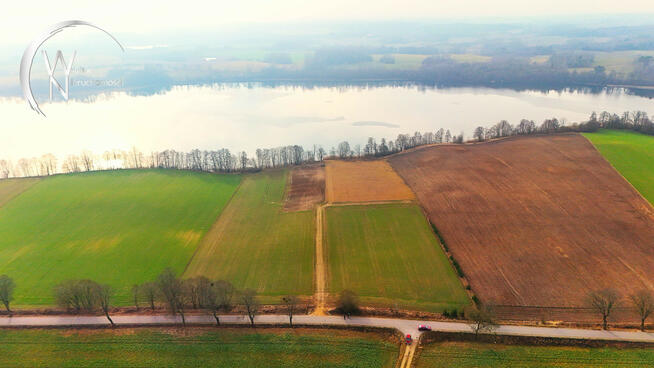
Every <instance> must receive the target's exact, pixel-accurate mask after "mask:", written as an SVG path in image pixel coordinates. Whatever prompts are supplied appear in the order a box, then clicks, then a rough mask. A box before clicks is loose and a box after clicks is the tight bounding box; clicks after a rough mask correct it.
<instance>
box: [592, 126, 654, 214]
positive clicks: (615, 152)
mask: <svg viewBox="0 0 654 368" xmlns="http://www.w3.org/2000/svg"><path fill="white" fill-rule="evenodd" d="M584 136H586V138H588V139H589V140H590V141H591V142H592V143H593V144H594V145H595V147H597V149H598V150H599V151H600V153H601V154H602V155H603V156H604V157H605V158H606V159H607V160H608V161H609V162H610V163H611V165H613V167H615V168H616V170H618V171H619V172H620V174H622V176H624V177H625V178H626V179H627V180H629V182H630V183H631V184H632V185H633V186H634V187H635V188H636V189H638V191H639V192H640V193H641V194H642V195H643V197H645V198H646V199H647V200H648V201H649V202H650V203H652V204H654V137H652V136H649V135H644V134H640V133H634V132H629V131H620V130H605V129H603V130H600V131H599V132H596V133H587V134H584Z"/></svg>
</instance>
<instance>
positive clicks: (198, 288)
mask: <svg viewBox="0 0 654 368" xmlns="http://www.w3.org/2000/svg"><path fill="white" fill-rule="evenodd" d="M184 287H185V288H186V293H187V296H188V299H189V300H190V302H191V306H193V308H194V309H197V308H205V307H206V306H207V305H208V304H209V303H210V300H209V299H210V297H211V281H209V279H208V278H206V277H204V276H199V277H194V278H191V279H186V280H184Z"/></svg>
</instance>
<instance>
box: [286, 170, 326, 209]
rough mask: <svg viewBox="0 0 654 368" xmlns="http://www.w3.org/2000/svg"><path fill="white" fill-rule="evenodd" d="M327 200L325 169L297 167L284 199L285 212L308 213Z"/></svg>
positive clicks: (292, 174) (292, 173)
mask: <svg viewBox="0 0 654 368" xmlns="http://www.w3.org/2000/svg"><path fill="white" fill-rule="evenodd" d="M324 200H325V167H324V166H320V165H312V166H301V167H296V168H294V169H293V171H291V175H290V182H289V184H288V186H287V190H286V196H285V197H284V211H308V210H312V209H313V208H314V207H315V205H316V204H318V203H321V202H322V201H324Z"/></svg>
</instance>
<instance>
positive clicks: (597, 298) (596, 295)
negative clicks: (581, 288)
mask: <svg viewBox="0 0 654 368" xmlns="http://www.w3.org/2000/svg"><path fill="white" fill-rule="evenodd" d="M586 299H587V301H586V302H587V304H588V306H589V307H590V308H591V309H593V310H594V311H595V312H597V313H599V314H600V315H602V328H603V329H605V330H607V329H608V327H609V326H608V319H609V317H610V316H611V312H612V311H613V309H614V308H615V306H616V304H617V303H618V300H619V299H620V297H619V295H618V293H617V292H616V291H615V290H613V289H604V290H599V291H592V292H590V293H589V294H588V296H587V298H586Z"/></svg>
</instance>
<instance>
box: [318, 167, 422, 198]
mask: <svg viewBox="0 0 654 368" xmlns="http://www.w3.org/2000/svg"><path fill="white" fill-rule="evenodd" d="M414 198H415V196H414V194H413V192H411V189H409V187H407V186H406V184H405V183H404V182H403V181H402V178H400V177H399V176H398V175H397V173H396V172H395V171H394V170H393V168H391V166H390V165H389V164H388V162H386V161H383V160H375V161H332V160H330V161H327V201H328V202H330V203H343V202H380V201H401V200H412V199H414Z"/></svg>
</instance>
